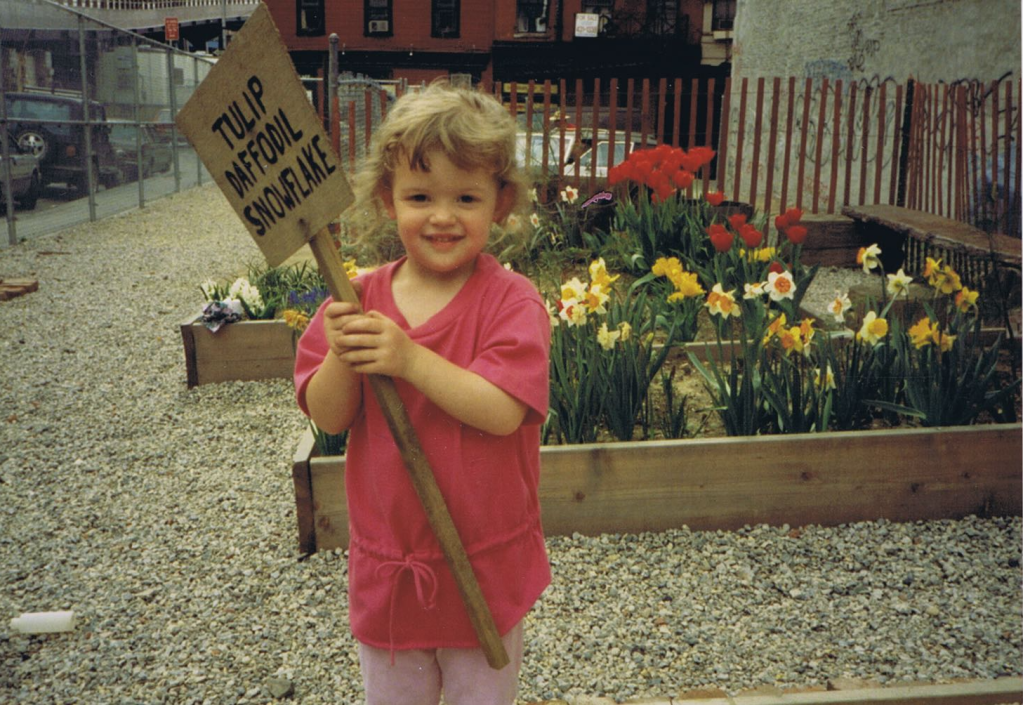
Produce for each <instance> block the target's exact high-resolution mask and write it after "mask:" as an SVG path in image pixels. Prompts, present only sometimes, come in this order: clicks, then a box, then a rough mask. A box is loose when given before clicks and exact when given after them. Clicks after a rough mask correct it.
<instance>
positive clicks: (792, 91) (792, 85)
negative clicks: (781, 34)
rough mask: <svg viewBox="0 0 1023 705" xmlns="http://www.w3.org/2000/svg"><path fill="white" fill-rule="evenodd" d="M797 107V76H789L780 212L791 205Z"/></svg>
mask: <svg viewBox="0 0 1023 705" xmlns="http://www.w3.org/2000/svg"><path fill="white" fill-rule="evenodd" d="M795 108H796V77H795V76H789V94H788V100H787V102H786V109H785V110H786V114H785V160H784V166H782V170H781V202H780V203H779V204H778V212H779V213H784V212H785V209H786V208H787V207H788V205H789V167H790V162H791V161H792V118H793V116H794V115H795Z"/></svg>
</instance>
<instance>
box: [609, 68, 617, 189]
mask: <svg viewBox="0 0 1023 705" xmlns="http://www.w3.org/2000/svg"><path fill="white" fill-rule="evenodd" d="M607 98H608V106H607V113H608V125H607V137H608V139H607V141H608V143H609V144H611V145H614V144H615V142H616V141H617V139H618V124H617V123H618V79H617V78H612V79H611V83H610V84H609V86H608V96H607ZM614 165H615V150H614V149H613V148H612V149H608V150H607V170H608V173H610V172H611V167H613V166H614Z"/></svg>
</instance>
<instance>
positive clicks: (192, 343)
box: [181, 317, 295, 388]
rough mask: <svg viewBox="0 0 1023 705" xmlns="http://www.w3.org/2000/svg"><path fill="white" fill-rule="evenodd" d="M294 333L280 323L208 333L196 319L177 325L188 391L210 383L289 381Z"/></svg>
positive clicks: (251, 323)
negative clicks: (183, 356)
mask: <svg viewBox="0 0 1023 705" xmlns="http://www.w3.org/2000/svg"><path fill="white" fill-rule="evenodd" d="M293 334H294V331H293V330H292V329H291V328H289V327H288V324H287V323H285V322H284V321H283V320H272V321H238V322H237V323H229V324H227V325H225V326H224V327H222V328H221V329H220V330H218V331H217V332H216V333H211V332H210V331H209V330H208V329H207V328H206V326H204V325H203V324H202V323H200V322H199V318H198V317H196V318H192V319H189V320H187V321H185V322H184V323H182V324H181V340H182V342H183V343H184V346H185V369H186V372H187V375H188V387H189V388H192V387H195V386H197V385H200V384H209V383H211V382H229V381H233V380H238V381H253V380H262V379H279V378H290V377H291V376H292V373H293V371H294V369H295V343H294V340H293Z"/></svg>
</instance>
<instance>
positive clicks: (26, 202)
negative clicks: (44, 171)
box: [20, 172, 43, 210]
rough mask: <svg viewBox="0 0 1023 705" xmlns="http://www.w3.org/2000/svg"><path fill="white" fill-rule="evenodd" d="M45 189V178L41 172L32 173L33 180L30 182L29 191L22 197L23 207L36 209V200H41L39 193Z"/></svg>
mask: <svg viewBox="0 0 1023 705" xmlns="http://www.w3.org/2000/svg"><path fill="white" fill-rule="evenodd" d="M42 190H43V180H42V178H40V176H39V172H36V173H34V174H32V182H31V183H30V184H29V187H28V191H26V192H25V195H24V196H22V197H21V201H20V203H21V207H22V208H24V209H25V210H35V207H36V202H37V201H38V200H39V193H40V192H41V191H42Z"/></svg>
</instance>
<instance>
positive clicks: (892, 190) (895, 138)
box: [888, 85, 902, 203]
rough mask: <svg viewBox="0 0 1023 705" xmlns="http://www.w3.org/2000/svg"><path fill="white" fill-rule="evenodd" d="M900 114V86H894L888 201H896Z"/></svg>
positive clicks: (900, 142)
mask: <svg viewBox="0 0 1023 705" xmlns="http://www.w3.org/2000/svg"><path fill="white" fill-rule="evenodd" d="M901 115H902V86H901V85H897V86H895V114H894V115H893V117H892V120H893V123H892V124H893V129H892V162H891V163H892V174H891V179H890V183H889V185H888V202H889V203H896V192H897V190H898V184H899V166H898V165H899V149H900V145H901V144H902V141H901V134H900V130H899V126H898V124H897V123H896V122H895V121H897V120H899V119H901Z"/></svg>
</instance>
